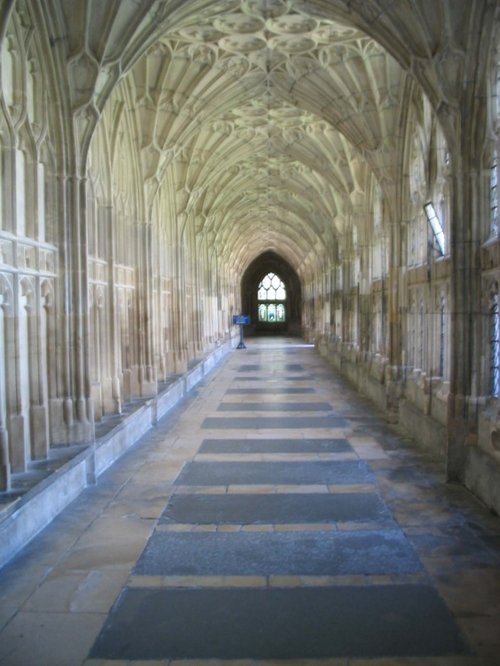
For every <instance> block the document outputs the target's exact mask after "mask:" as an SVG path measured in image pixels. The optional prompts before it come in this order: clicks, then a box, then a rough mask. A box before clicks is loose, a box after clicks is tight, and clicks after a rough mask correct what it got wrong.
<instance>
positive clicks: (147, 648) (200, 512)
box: [0, 339, 500, 666]
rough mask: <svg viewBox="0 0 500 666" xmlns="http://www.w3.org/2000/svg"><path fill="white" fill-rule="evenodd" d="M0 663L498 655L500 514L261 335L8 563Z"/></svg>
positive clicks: (323, 369) (423, 659)
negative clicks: (446, 482) (446, 481)
mask: <svg viewBox="0 0 500 666" xmlns="http://www.w3.org/2000/svg"><path fill="white" fill-rule="evenodd" d="M0 628H1V631H0V664H2V666H76V665H78V666H81V665H82V664H83V665H84V666H125V665H126V664H127V665H133V664H135V665H136V666H138V665H139V664H143V665H144V664H148V665H149V666H157V665H159V664H161V665H162V666H166V665H167V664H169V665H177V664H178V665H179V666H181V665H182V664H183V665H184V666H193V665H194V664H196V665H199V666H202V665H204V664H238V665H240V666H250V665H257V664H277V663H289V664H295V665H296V666H298V665H299V664H300V665H304V664H312V665H314V664H321V665H325V666H368V665H372V666H382V665H383V666H405V665H415V666H416V665H419V666H420V665H422V666H445V665H446V666H455V665H456V666H494V665H495V664H500V519H499V518H498V517H495V516H494V515H492V514H491V513H490V512H488V511H487V510H486V509H485V508H484V507H483V506H482V505H481V504H480V503H479V502H477V501H476V500H475V499H474V498H473V497H472V496H471V495H470V494H469V493H467V492H466V491H465V490H464V489H462V488H461V487H458V486H452V485H444V484H443V478H442V474H441V470H440V466H439V465H438V464H436V463H433V462H432V461H429V460H428V458H426V457H425V455H424V454H422V453H421V452H419V451H418V450H416V449H415V448H413V447H412V443H411V441H409V440H408V439H405V438H404V437H401V436H399V435H398V434H397V433H396V432H395V431H394V430H393V429H391V428H389V427H388V426H387V425H386V424H385V423H384V420H383V418H382V417H381V416H380V415H379V414H377V412H376V411H375V410H374V409H373V407H371V406H370V405H369V403H367V402H366V401H364V400H362V399H360V398H359V396H357V395H356V394H355V393H354V392H353V391H352V390H351V389H350V388H349V387H348V386H347V385H346V384H345V383H344V381H343V380H341V379H340V378H339V377H337V376H336V375H335V374H334V372H333V371H332V370H331V369H330V368H328V367H327V366H326V365H325V363H324V361H323V360H322V359H321V358H320V357H319V355H318V354H317V353H316V352H315V350H314V349H312V348H311V347H307V346H305V345H301V344H299V343H298V342H297V341H292V340H276V339H265V340H258V341H257V340H256V341H251V342H250V343H249V344H248V347H247V349H246V350H239V351H235V352H234V353H233V354H232V355H231V356H230V357H229V358H227V359H226V360H225V361H224V362H223V364H222V366H221V367H220V368H219V369H218V370H217V371H215V372H214V373H213V374H212V375H210V376H209V377H207V378H206V379H205V380H204V382H203V384H201V385H199V387H198V388H197V389H196V391H193V393H192V394H191V395H190V396H189V397H188V398H187V399H185V400H184V402H183V403H182V405H181V406H179V407H178V408H176V409H175V410H174V412H172V413H171V414H170V415H169V416H168V417H167V418H165V419H164V420H163V421H161V422H160V423H159V424H158V426H157V427H156V428H155V429H154V430H153V431H152V432H151V433H150V434H149V435H148V436H147V437H145V438H143V439H142V440H141V441H140V442H139V443H138V444H137V445H136V446H135V447H134V448H133V449H132V450H131V451H129V452H128V453H127V454H126V455H125V456H124V457H123V458H122V459H121V460H120V461H119V462H118V463H116V464H115V465H114V466H113V467H112V468H111V469H110V470H109V471H108V472H106V473H105V474H104V475H103V476H102V477H101V478H100V480H99V483H98V485H96V486H94V487H91V488H88V489H87V490H86V491H85V492H84V493H83V494H82V495H81V496H80V497H79V498H78V500H76V501H75V502H74V503H73V504H71V505H70V507H69V508H68V509H67V510H66V511H65V512H64V513H63V514H62V515H60V516H59V517H58V518H57V519H56V520H55V521H54V522H53V524H52V525H51V526H50V527H49V528H47V529H46V530H45V531H44V532H43V533H42V534H40V535H39V536H38V537H37V538H36V539H35V540H34V541H33V542H32V543H31V544H30V545H29V547H27V548H26V549H25V550H24V551H23V552H22V553H21V554H20V555H19V556H18V557H17V558H16V559H15V560H14V561H13V562H11V563H10V564H9V565H8V566H7V567H5V568H4V569H3V570H2V571H1V572H0Z"/></svg>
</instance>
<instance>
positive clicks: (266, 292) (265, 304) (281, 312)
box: [257, 273, 286, 323]
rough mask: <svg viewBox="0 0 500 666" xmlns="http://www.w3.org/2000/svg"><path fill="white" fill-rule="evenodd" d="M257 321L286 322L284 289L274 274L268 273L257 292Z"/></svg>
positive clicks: (280, 280)
mask: <svg viewBox="0 0 500 666" xmlns="http://www.w3.org/2000/svg"><path fill="white" fill-rule="evenodd" d="M257 300H258V302H259V307H258V313H259V321H263V322H269V323H276V322H279V323H282V322H284V321H286V307H285V303H284V301H285V300H286V287H285V284H284V282H283V280H282V279H281V278H280V277H279V276H278V275H276V274H275V273H268V274H267V275H266V276H265V277H264V278H263V279H262V280H261V282H260V283H259V287H258V290H257Z"/></svg>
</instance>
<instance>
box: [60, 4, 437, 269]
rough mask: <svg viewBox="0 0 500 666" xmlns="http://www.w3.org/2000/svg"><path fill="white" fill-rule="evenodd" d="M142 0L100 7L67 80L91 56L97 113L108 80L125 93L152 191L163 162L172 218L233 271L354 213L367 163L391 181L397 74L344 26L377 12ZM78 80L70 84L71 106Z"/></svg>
mask: <svg viewBox="0 0 500 666" xmlns="http://www.w3.org/2000/svg"><path fill="white" fill-rule="evenodd" d="M73 4H75V3H73ZM108 4H109V6H108ZM386 4H391V3H386ZM392 4H397V3H392ZM404 4H405V5H406V4H408V3H404ZM76 5H78V6H83V4H82V5H80V3H76ZM111 5H112V6H113V7H114V10H115V13H114V14H112V13H110V14H108V15H106V16H105V11H104V6H108V10H109V7H110V6H111ZM145 5H147V6H148V9H149V11H146V8H144V11H143V12H142V13H141V16H140V17H138V15H137V12H138V10H137V5H134V3H128V2H127V3H123V2H122V3H120V2H117V3H114V4H113V3H103V12H102V16H101V21H102V25H101V31H100V34H101V39H100V41H99V40H98V36H97V35H94V33H93V31H92V29H91V27H90V28H89V31H88V45H87V46H86V47H85V48H84V49H83V52H81V53H80V55H79V56H75V57H74V58H73V60H72V62H71V67H72V68H73V75H74V78H75V80H77V79H78V73H79V72H83V71H84V70H85V72H86V74H85V76H87V77H88V72H89V67H88V62H89V60H90V59H92V60H94V59H95V61H96V62H97V61H100V62H99V65H98V66H96V82H97V83H96V86H95V89H94V91H93V100H92V104H93V105H94V108H97V109H100V108H105V103H106V102H108V101H110V100H112V99H113V95H115V94H116V87H115V84H116V82H117V81H118V80H119V81H120V84H121V85H122V84H124V82H126V85H128V87H129V90H132V93H131V98H132V99H133V105H134V110H135V113H136V116H137V118H138V126H139V134H140V139H139V142H140V152H141V158H142V167H143V173H144V174H145V181H146V188H147V191H148V194H149V199H150V203H151V200H152V199H153V198H154V196H155V192H156V191H158V190H159V189H160V188H161V184H162V182H163V181H164V178H165V174H166V173H167V172H168V170H169V169H173V170H174V181H175V190H176V192H177V195H176V199H177V200H176V203H175V208H176V211H175V212H176V215H177V216H179V218H180V219H181V220H183V221H184V222H185V224H190V225H193V226H194V228H195V230H196V233H198V234H203V236H204V237H205V238H206V239H207V240H208V242H209V243H210V244H215V245H216V246H217V247H218V248H219V249H220V251H223V252H224V254H225V256H226V259H227V260H228V261H229V265H231V264H232V265H233V266H237V267H238V269H239V270H244V269H245V267H246V266H248V264H249V263H250V262H251V261H252V260H253V259H254V258H255V257H256V256H258V255H259V254H260V253H262V252H263V251H265V250H274V251H276V252H278V253H279V254H281V255H282V256H283V257H284V258H286V259H287V260H288V261H289V262H290V263H291V265H292V266H294V267H295V268H296V269H297V270H299V269H300V270H305V268H304V267H305V266H307V264H308V263H309V262H311V261H318V260H319V257H320V256H322V255H324V252H325V249H326V248H330V252H331V248H332V247H333V248H335V247H336V246H337V239H338V237H339V234H343V233H345V231H346V228H348V227H349V225H352V224H353V220H354V219H355V217H356V208H357V207H359V202H360V200H361V199H362V198H363V197H366V195H367V193H368V191H369V188H370V175H371V174H373V175H374V176H375V178H376V179H377V180H378V182H379V183H380V184H381V185H382V187H383V188H387V189H389V188H390V187H392V186H393V184H394V183H395V181H396V177H397V165H398V158H397V155H398V152H397V150H398V147H399V145H398V141H399V138H400V137H398V127H399V124H400V114H401V110H402V108H403V103H402V100H403V99H404V95H405V89H406V88H407V82H408V76H409V75H408V73H407V71H406V70H405V69H403V68H402V67H401V65H400V64H399V62H398V61H397V60H396V59H395V58H394V57H393V56H391V55H390V54H389V53H388V52H387V50H386V49H385V48H384V47H383V46H381V45H380V44H379V43H378V42H377V41H375V40H374V39H373V38H372V37H370V36H368V35H367V33H366V32H365V31H363V30H361V29H360V28H359V27H356V25H361V24H362V25H369V20H370V19H372V20H373V21H374V22H375V20H377V21H378V22H379V24H381V23H382V21H381V14H382V12H381V10H378V9H377V7H378V3H376V2H366V3H359V2H355V3H349V2H335V3H331V2H330V3H325V2H319V1H316V2H304V1H302V0H225V1H221V2H217V3H213V2H212V3H210V2H192V3H191V2H177V3H175V2H170V3H169V2H166V3H163V4H162V3H157V2H153V3H151V2H150V3H145ZM126 10H128V15H129V18H131V17H132V15H134V18H135V23H133V22H132V21H131V23H130V26H129V28H128V29H127V27H126V25H125V23H124V22H123V21H122V22H120V20H119V19H120V17H122V18H125V17H126ZM354 10H356V11H354ZM86 11H87V20H88V18H89V16H90V13H89V11H88V9H87V10H86ZM134 12H135V14H134ZM351 12H353V13H352V15H351ZM81 13H82V18H83V16H84V10H83V9H82V10H81ZM394 13H395V14H397V11H395V12H394ZM438 13H439V12H438ZM110 16H111V18H110ZM97 18H98V17H96V13H95V11H94V14H93V15H92V20H93V22H94V25H97ZM139 18H140V19H141V20H140V21H139V20H138V19H139ZM441 18H442V17H441ZM350 19H351V20H350ZM103 26H104V28H103ZM127 30H128V32H127ZM134 31H135V32H134ZM415 32H416V33H418V31H415ZM103 34H105V35H106V39H104V37H102V35H103ZM138 35H142V37H143V39H142V42H141V44H140V46H139V45H138ZM125 37H127V39H128V42H127V43H125V41H124V39H125ZM398 38H399V39H400V40H401V35H398ZM72 39H73V40H74V41H75V46H78V44H76V42H77V41H78V39H77V35H76V33H75V34H73V36H72ZM69 40H70V42H71V37H70V38H69ZM80 42H81V40H80ZM420 46H421V45H420ZM80 47H81V44H80ZM421 50H422V48H421ZM401 53H402V56H401V57H400V58H399V61H401V60H403V59H404V51H401ZM84 65H85V66H84ZM125 71H126V72H127V73H126V75H124V72H125ZM81 76H82V79H83V78H84V75H83V74H82V75H81ZM84 83H85V81H83V80H82V81H81V82H80V84H79V85H76V86H75V89H74V96H75V105H78V104H80V105H81V106H82V107H83V106H85V104H86V103H87V102H88V100H86V99H85V95H86V92H85V91H86V90H88V89H89V86H85V85H83V84H84ZM111 106H112V105H111ZM108 108H109V107H108ZM99 113H100V111H99ZM82 117H84V116H83V115H82ZM82 126H83V124H82ZM83 133H84V132H83V131H82V134H83Z"/></svg>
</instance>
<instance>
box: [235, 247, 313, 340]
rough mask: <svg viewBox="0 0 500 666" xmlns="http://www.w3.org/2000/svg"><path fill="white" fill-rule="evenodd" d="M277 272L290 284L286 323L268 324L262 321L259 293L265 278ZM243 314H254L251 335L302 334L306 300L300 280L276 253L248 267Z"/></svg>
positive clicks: (264, 255)
mask: <svg viewBox="0 0 500 666" xmlns="http://www.w3.org/2000/svg"><path fill="white" fill-rule="evenodd" d="M268 273H275V274H276V275H279V277H280V278H281V279H282V280H283V282H284V283H285V285H286V300H285V308H286V313H287V317H286V321H285V322H275V323H272V324H271V323H268V322H262V321H259V318H258V301H257V290H258V287H259V283H260V281H261V280H262V278H263V277H264V276H265V275H267V274H268ZM241 303H242V311H243V312H244V313H245V314H249V315H250V319H251V325H250V327H249V330H248V333H249V334H250V335H263V334H279V335H301V332H302V327H301V316H302V297H301V286H300V280H299V277H298V275H297V273H296V272H295V271H294V269H293V268H292V267H291V266H290V264H289V263H288V262H287V261H286V260H285V259H283V258H282V257H280V256H279V255H278V254H276V253H275V252H272V251H268V252H264V253H262V254H261V255H259V256H258V257H256V258H255V259H254V260H253V261H252V263H251V264H250V265H249V266H248V268H247V270H246V271H245V274H244V275H243V278H242V280H241Z"/></svg>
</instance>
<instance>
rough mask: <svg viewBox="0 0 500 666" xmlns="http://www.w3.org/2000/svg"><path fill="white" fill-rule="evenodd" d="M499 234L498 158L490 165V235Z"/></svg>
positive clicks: (493, 236)
mask: <svg viewBox="0 0 500 666" xmlns="http://www.w3.org/2000/svg"><path fill="white" fill-rule="evenodd" d="M497 236H498V160H497V158H496V157H495V159H494V160H493V162H492V164H491V166H490V237H491V238H496V237H497Z"/></svg>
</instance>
